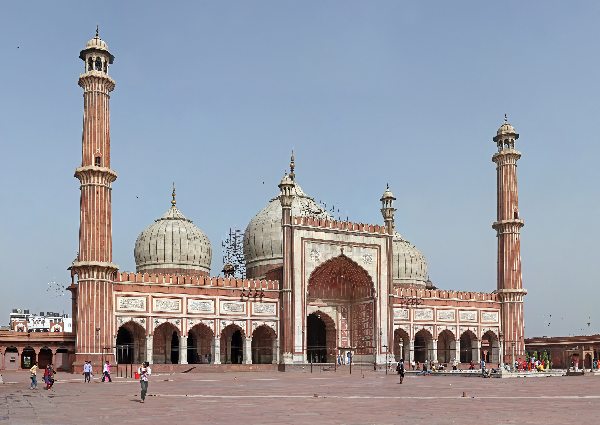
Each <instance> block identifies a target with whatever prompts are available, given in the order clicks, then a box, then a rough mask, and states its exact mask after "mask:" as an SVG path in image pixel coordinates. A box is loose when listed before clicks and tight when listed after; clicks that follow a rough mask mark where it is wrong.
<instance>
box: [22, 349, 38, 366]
mask: <svg viewBox="0 0 600 425" xmlns="http://www.w3.org/2000/svg"><path fill="white" fill-rule="evenodd" d="M35 361H36V358H35V350H34V349H33V348H31V347H26V348H24V349H23V352H22V353H21V369H29V368H30V367H31V366H33V362H35Z"/></svg>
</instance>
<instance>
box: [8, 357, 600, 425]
mask: <svg viewBox="0 0 600 425" xmlns="http://www.w3.org/2000/svg"><path fill="white" fill-rule="evenodd" d="M2 377H3V379H4V384H1V385H0V421H3V422H4V421H6V422H4V423H9V424H104V423H106V424H121V423H124V424H130V423H153V424H166V423H168V424H170V425H174V424H184V423H211V424H229V423H233V424H238V423H271V424H276V423H277V424H281V423H293V424H304V423H311V424H317V423H334V424H358V423H361V424H364V423H377V424H397V423H443V424H448V423H450V424H451V423H460V424H469V423H484V422H485V423H488V424H490V423H503V424H504V423H515V424H517V423H518V424H533V423H545V424H548V423H581V424H586V423H598V421H599V420H600V389H599V385H598V384H599V383H600V379H599V378H598V377H594V376H581V377H544V378H513V379H495V378H494V379H482V378H477V377H459V376H456V377H455V376H429V377H425V376H415V375H410V376H407V377H406V378H405V380H404V384H402V385H400V384H399V383H398V376H397V375H395V374H392V373H390V374H388V375H386V374H385V373H384V372H373V371H367V370H366V369H363V370H362V371H361V370H360V368H354V369H353V371H352V374H350V373H349V370H348V369H342V370H339V371H337V372H334V371H327V372H325V371H323V372H319V371H315V372H314V373H308V372H307V373H301V372H292V373H280V372H220V373H217V372H215V373H195V372H191V373H187V374H185V373H176V374H158V373H157V374H155V375H153V376H152V377H151V379H150V385H149V392H148V393H149V396H148V397H147V398H146V403H145V404H141V403H140V402H139V400H140V398H139V396H140V385H139V382H138V381H136V380H135V379H130V378H125V377H114V378H113V382H112V383H101V382H100V380H99V378H98V375H96V376H95V377H94V379H93V381H92V382H91V383H89V384H85V383H84V382H83V377H82V376H81V375H74V374H70V373H66V372H65V373H61V372H59V373H58V374H57V381H56V383H55V385H54V389H51V390H49V391H47V390H45V389H43V388H42V387H44V386H43V385H41V384H40V383H39V382H38V388H39V389H38V390H37V391H34V390H29V384H30V379H29V373H28V371H22V372H4V373H3V374H2ZM38 379H39V380H40V381H41V375H38ZM463 393H466V397H465V396H463Z"/></svg>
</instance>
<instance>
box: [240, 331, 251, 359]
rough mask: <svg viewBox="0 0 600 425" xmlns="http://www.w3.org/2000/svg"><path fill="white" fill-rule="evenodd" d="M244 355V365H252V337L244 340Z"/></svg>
mask: <svg viewBox="0 0 600 425" xmlns="http://www.w3.org/2000/svg"><path fill="white" fill-rule="evenodd" d="M243 353H244V356H243V359H242V364H252V337H250V338H244V349H243Z"/></svg>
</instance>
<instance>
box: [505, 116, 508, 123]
mask: <svg viewBox="0 0 600 425" xmlns="http://www.w3.org/2000/svg"><path fill="white" fill-rule="evenodd" d="M504 124H508V118H507V117H506V114H504Z"/></svg>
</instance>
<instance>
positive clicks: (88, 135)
mask: <svg viewBox="0 0 600 425" xmlns="http://www.w3.org/2000/svg"><path fill="white" fill-rule="evenodd" d="M79 57H80V58H81V59H82V60H83V62H84V73H83V74H81V75H80V77H79V86H80V87H81V88H82V89H83V98H84V119H83V134H82V162H81V166H80V167H78V168H77V169H76V170H75V177H76V178H78V179H79V180H80V182H81V187H80V190H81V194H80V201H81V202H80V209H81V211H80V213H81V214H80V231H79V252H78V255H77V258H76V259H75V260H74V261H73V263H72V264H71V266H70V267H69V270H70V271H71V276H72V284H71V286H70V287H69V288H68V289H69V290H70V291H71V292H72V294H73V297H72V299H73V306H72V307H73V313H72V316H73V333H72V335H73V346H72V348H71V349H70V352H71V356H70V362H71V368H72V370H75V371H77V370H80V369H81V368H82V365H83V362H84V361H86V360H92V361H93V362H94V363H96V362H98V363H99V362H101V361H103V360H107V359H108V360H110V361H112V362H119V363H130V362H132V363H139V362H141V361H144V360H147V361H149V362H150V363H152V364H153V365H155V367H159V368H160V365H165V366H164V367H165V368H166V367H167V365H171V366H168V367H171V368H173V367H175V366H173V365H178V364H179V365H187V364H190V363H194V364H196V363H205V364H207V367H212V368H226V367H227V366H226V365H232V364H238V365H252V366H247V367H253V368H254V367H255V366H254V365H258V366H256V368H258V369H260V368H264V369H276V370H282V371H287V370H298V369H301V368H302V367H304V366H306V365H307V364H308V363H311V362H318V363H332V362H335V361H336V359H337V356H343V358H344V359H348V358H350V359H352V361H353V362H362V363H365V362H367V363H370V364H373V363H376V364H384V363H386V362H387V361H388V360H395V361H398V360H400V359H401V358H403V359H405V361H412V360H413V359H414V360H416V361H420V362H424V361H425V360H428V361H429V362H440V363H449V362H451V361H452V360H453V359H457V360H458V361H460V362H463V363H468V362H471V361H473V362H478V361H480V359H485V360H487V361H488V362H491V363H503V362H510V360H511V359H512V358H514V356H523V355H524V348H525V347H524V340H523V330H524V327H523V296H524V295H525V294H526V293H527V292H526V290H524V289H523V288H522V282H521V257H520V243H519V237H520V228H521V227H522V226H523V221H522V220H521V219H520V217H519V211H518V197H517V180H516V162H517V160H518V159H519V158H520V156H521V153H520V152H518V151H516V150H515V141H516V140H517V139H518V137H519V135H518V134H517V133H516V131H515V129H514V128H513V127H512V126H511V125H510V124H508V123H507V122H506V119H505V122H504V124H503V125H502V126H501V127H500V128H499V129H498V131H497V133H496V135H495V137H493V140H494V143H495V145H496V150H497V152H495V153H494V154H493V157H492V160H493V162H494V163H495V164H496V169H497V176H498V184H497V194H498V198H497V199H498V215H497V220H496V221H495V222H494V223H493V228H494V229H495V230H496V235H497V238H498V280H497V289H496V290H495V291H493V292H492V293H474V292H459V291H447V290H441V289H437V288H435V287H434V286H433V285H432V283H431V282H430V281H429V279H428V273H427V261H426V259H425V256H424V255H423V254H422V253H421V252H420V251H419V250H418V249H417V248H416V247H415V246H414V245H412V244H411V243H410V242H409V241H407V240H405V239H404V238H403V237H402V236H401V235H400V233H398V231H397V230H396V227H395V224H394V213H395V211H396V209H395V207H394V201H395V198H394V196H393V194H392V191H391V190H390V188H387V189H385V191H384V192H383V195H382V196H381V197H380V205H379V206H378V208H379V209H380V211H381V213H382V216H383V220H382V223H378V224H364V223H353V222H349V221H341V220H336V219H334V217H332V216H331V215H330V214H329V212H328V211H326V210H325V209H324V208H322V207H321V206H320V205H319V204H318V203H316V202H315V201H314V199H312V198H311V197H310V196H309V195H307V194H306V193H304V191H303V190H302V188H301V187H300V185H299V183H298V181H297V180H296V176H295V173H294V169H295V164H294V158H293V155H292V162H291V164H290V174H289V175H287V174H286V175H285V176H284V177H283V179H282V180H281V181H280V182H273V183H272V185H273V187H274V188H275V185H276V183H279V184H278V189H279V190H278V191H277V192H275V190H274V193H273V195H274V197H273V198H272V199H271V200H265V203H266V204H267V205H266V206H265V207H264V208H263V209H262V210H261V211H259V212H258V213H257V214H256V215H255V216H254V218H252V220H250V223H249V224H248V226H247V228H246V230H245V232H244V235H243V254H244V258H245V266H246V278H245V279H239V278H234V277H233V276H232V274H231V273H226V276H225V277H218V278H215V277H211V270H210V265H211V261H212V247H211V243H210V241H209V239H208V237H207V236H206V234H205V233H204V232H203V231H202V230H201V229H200V228H199V227H198V225H197V223H194V222H192V220H190V219H188V218H187V217H186V216H185V215H184V214H183V212H182V211H180V210H179V208H178V207H177V204H176V198H175V187H174V188H173V194H172V196H173V199H172V204H171V207H170V208H169V209H168V210H167V211H166V212H165V214H164V215H163V216H162V217H160V218H158V219H157V220H155V221H154V222H153V223H151V224H150V225H149V226H148V227H146V228H145V229H143V230H142V231H141V233H140V234H139V237H138V238H137V240H136V242H135V248H134V256H135V262H136V273H127V272H120V271H119V266H118V265H117V264H115V263H113V258H112V228H111V220H112V216H111V191H112V183H113V182H114V181H115V180H116V179H117V173H116V171H114V170H112V169H111V164H110V160H111V155H110V122H109V116H110V114H109V99H110V93H111V92H112V91H113V90H114V88H115V81H114V80H113V79H112V78H111V77H110V76H109V70H110V66H111V65H112V64H113V61H114V56H113V55H112V54H111V53H110V52H109V50H108V46H107V44H106V43H105V42H104V41H103V40H101V39H100V38H99V37H98V34H97V33H96V37H94V38H93V39H92V40H90V41H89V42H88V43H87V44H86V46H85V49H84V50H82V51H81V53H80V56H79ZM374 196H375V195H374ZM377 197H378V198H379V196H377ZM375 199H377V198H375ZM373 207H375V204H373ZM186 214H190V216H193V212H186ZM205 225H206V224H202V226H205ZM224 271H225V272H227V270H224ZM0 348H2V347H0ZM3 359H4V358H3ZM208 364H210V365H211V366H208ZM171 370H173V369H171Z"/></svg>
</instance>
